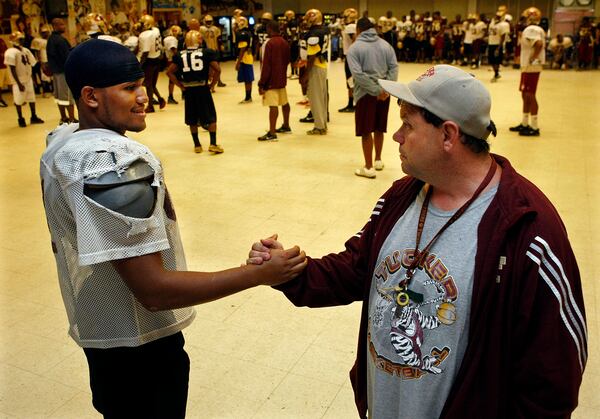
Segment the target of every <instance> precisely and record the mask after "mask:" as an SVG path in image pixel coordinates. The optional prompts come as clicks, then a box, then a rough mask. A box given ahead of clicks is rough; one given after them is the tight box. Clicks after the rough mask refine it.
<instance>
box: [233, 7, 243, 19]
mask: <svg viewBox="0 0 600 419" xmlns="http://www.w3.org/2000/svg"><path fill="white" fill-rule="evenodd" d="M242 13H244V11H243V10H242V9H235V10H234V11H233V17H235V18H238V17H241V16H242Z"/></svg>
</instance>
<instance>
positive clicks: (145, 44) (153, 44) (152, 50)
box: [138, 28, 162, 58]
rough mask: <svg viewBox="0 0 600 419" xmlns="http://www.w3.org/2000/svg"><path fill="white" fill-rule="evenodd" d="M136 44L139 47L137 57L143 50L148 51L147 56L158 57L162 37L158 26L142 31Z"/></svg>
mask: <svg viewBox="0 0 600 419" xmlns="http://www.w3.org/2000/svg"><path fill="white" fill-rule="evenodd" d="M138 44H139V47H140V50H139V52H138V58H141V57H142V54H143V53H144V52H147V53H148V58H159V57H160V54H161V52H162V38H161V36H160V31H159V30H158V28H152V29H148V30H147V31H144V32H142V33H141V34H140V36H139V38H138Z"/></svg>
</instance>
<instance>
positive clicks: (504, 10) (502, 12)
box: [496, 4, 508, 16]
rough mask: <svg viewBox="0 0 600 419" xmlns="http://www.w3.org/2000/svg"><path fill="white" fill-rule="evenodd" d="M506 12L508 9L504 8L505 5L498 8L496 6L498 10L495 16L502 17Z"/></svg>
mask: <svg viewBox="0 0 600 419" xmlns="http://www.w3.org/2000/svg"><path fill="white" fill-rule="evenodd" d="M507 12H508V7H506V5H505V4H501V5H500V6H498V10H497V11H496V14H497V15H499V16H504V15H505V14H506V13H507Z"/></svg>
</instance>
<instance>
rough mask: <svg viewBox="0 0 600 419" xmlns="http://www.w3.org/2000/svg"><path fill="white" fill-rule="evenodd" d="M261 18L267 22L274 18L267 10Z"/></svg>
mask: <svg viewBox="0 0 600 419" xmlns="http://www.w3.org/2000/svg"><path fill="white" fill-rule="evenodd" d="M260 19H261V20H262V21H263V22H266V21H269V20H273V15H272V14H271V13H269V12H265V13H263V14H262V16H261V17H260Z"/></svg>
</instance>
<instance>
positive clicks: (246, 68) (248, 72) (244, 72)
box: [237, 63, 254, 83]
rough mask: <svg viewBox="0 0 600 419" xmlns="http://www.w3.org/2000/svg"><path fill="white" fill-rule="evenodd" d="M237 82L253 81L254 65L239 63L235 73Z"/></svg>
mask: <svg viewBox="0 0 600 419" xmlns="http://www.w3.org/2000/svg"><path fill="white" fill-rule="evenodd" d="M237 81H238V83H251V82H253V81H254V66H253V65H252V64H244V63H241V64H240V69H239V70H238V75H237Z"/></svg>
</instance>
